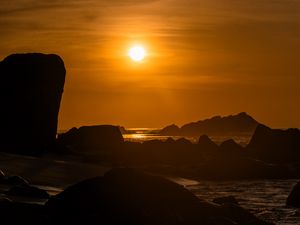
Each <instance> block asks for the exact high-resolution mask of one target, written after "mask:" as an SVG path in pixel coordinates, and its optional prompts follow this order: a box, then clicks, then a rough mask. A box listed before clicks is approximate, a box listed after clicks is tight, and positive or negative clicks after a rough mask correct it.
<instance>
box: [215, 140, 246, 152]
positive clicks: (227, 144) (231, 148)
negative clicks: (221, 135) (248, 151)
mask: <svg viewBox="0 0 300 225" xmlns="http://www.w3.org/2000/svg"><path fill="white" fill-rule="evenodd" d="M220 149H221V151H223V152H225V153H233V154H239V153H241V152H242V151H243V147H242V146H240V145H239V144H237V143H236V142H235V141H234V140H233V139H229V140H226V141H224V142H222V143H221V145H220Z"/></svg>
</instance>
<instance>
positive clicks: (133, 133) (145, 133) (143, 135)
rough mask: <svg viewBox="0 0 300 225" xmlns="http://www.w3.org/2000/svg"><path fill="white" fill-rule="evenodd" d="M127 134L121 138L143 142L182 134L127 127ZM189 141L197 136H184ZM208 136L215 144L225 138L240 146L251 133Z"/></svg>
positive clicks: (246, 141)
mask: <svg viewBox="0 0 300 225" xmlns="http://www.w3.org/2000/svg"><path fill="white" fill-rule="evenodd" d="M127 130H128V131H130V133H129V134H123V138H124V140H125V141H132V142H144V141H150V140H155V139H157V140H167V139H168V138H173V139H174V140H177V139H179V138H183V136H164V135H160V134H159V130H160V129H159V128H129V129H127ZM184 138H186V139H188V140H189V141H191V142H192V143H197V142H198V139H199V137H184ZM210 138H211V139H212V140H213V141H214V142H215V143H217V144H220V143H222V142H223V141H225V140H228V139H233V140H234V141H236V142H237V143H238V144H240V145H242V146H246V145H247V144H248V142H249V141H250V139H251V135H243V136H241V135H240V136H210Z"/></svg>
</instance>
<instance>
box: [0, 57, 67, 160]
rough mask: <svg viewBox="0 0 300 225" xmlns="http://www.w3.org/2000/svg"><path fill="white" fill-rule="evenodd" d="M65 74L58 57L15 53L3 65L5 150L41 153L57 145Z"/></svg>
mask: <svg viewBox="0 0 300 225" xmlns="http://www.w3.org/2000/svg"><path fill="white" fill-rule="evenodd" d="M65 74H66V70H65V67H64V63H63V61H62V59H61V58H60V57H59V56H57V55H45V54H38V53H32V54H14V55H10V56H8V57H6V58H5V59H4V60H3V61H1V62H0V77H1V84H2V86H1V88H0V101H1V111H0V118H1V133H0V149H1V151H7V152H14V153H20V154H26V155H32V154H39V153H41V152H43V151H44V150H45V149H46V148H47V147H48V146H49V145H51V144H53V143H54V141H55V137H56V132H57V117H58V111H59V106H60V101H61V97H62V93H63V87H64V81H65Z"/></svg>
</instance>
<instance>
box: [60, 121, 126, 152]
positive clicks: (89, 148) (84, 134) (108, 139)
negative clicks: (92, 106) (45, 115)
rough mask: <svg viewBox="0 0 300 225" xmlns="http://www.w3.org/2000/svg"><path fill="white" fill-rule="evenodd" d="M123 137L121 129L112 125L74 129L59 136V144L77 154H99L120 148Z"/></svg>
mask: <svg viewBox="0 0 300 225" xmlns="http://www.w3.org/2000/svg"><path fill="white" fill-rule="evenodd" d="M123 142H124V140H123V136H122V134H121V132H120V129H119V127H117V126H112V125H98V126H84V127H80V128H72V129H71V130H69V131H68V132H66V133H63V134H61V135H59V136H58V139H57V143H58V144H59V145H62V146H67V147H69V148H71V149H72V150H74V151H76V152H82V153H83V152H97V151H98V152H99V151H106V150H111V149H114V148H117V147H120V145H121V144H123Z"/></svg>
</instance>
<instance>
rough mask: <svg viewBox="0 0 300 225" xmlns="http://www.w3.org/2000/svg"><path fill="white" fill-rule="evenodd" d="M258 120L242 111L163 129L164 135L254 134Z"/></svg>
mask: <svg viewBox="0 0 300 225" xmlns="http://www.w3.org/2000/svg"><path fill="white" fill-rule="evenodd" d="M257 125H258V122H257V121H256V120H255V119H253V118H252V117H251V116H249V115H248V114H247V113H245V112H242V113H239V114H237V115H230V116H225V117H221V116H215V117H212V118H210V119H205V120H200V121H198V122H192V123H188V124H185V125H183V126H182V127H181V128H179V127H178V126H176V125H174V124H173V125H170V126H167V127H165V128H163V129H162V130H161V132H160V133H161V134H162V135H181V136H194V137H195V136H200V135H204V134H206V135H237V134H239V135H241V134H250V135H251V134H252V133H253V132H254V130H255V128H256V126H257Z"/></svg>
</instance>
